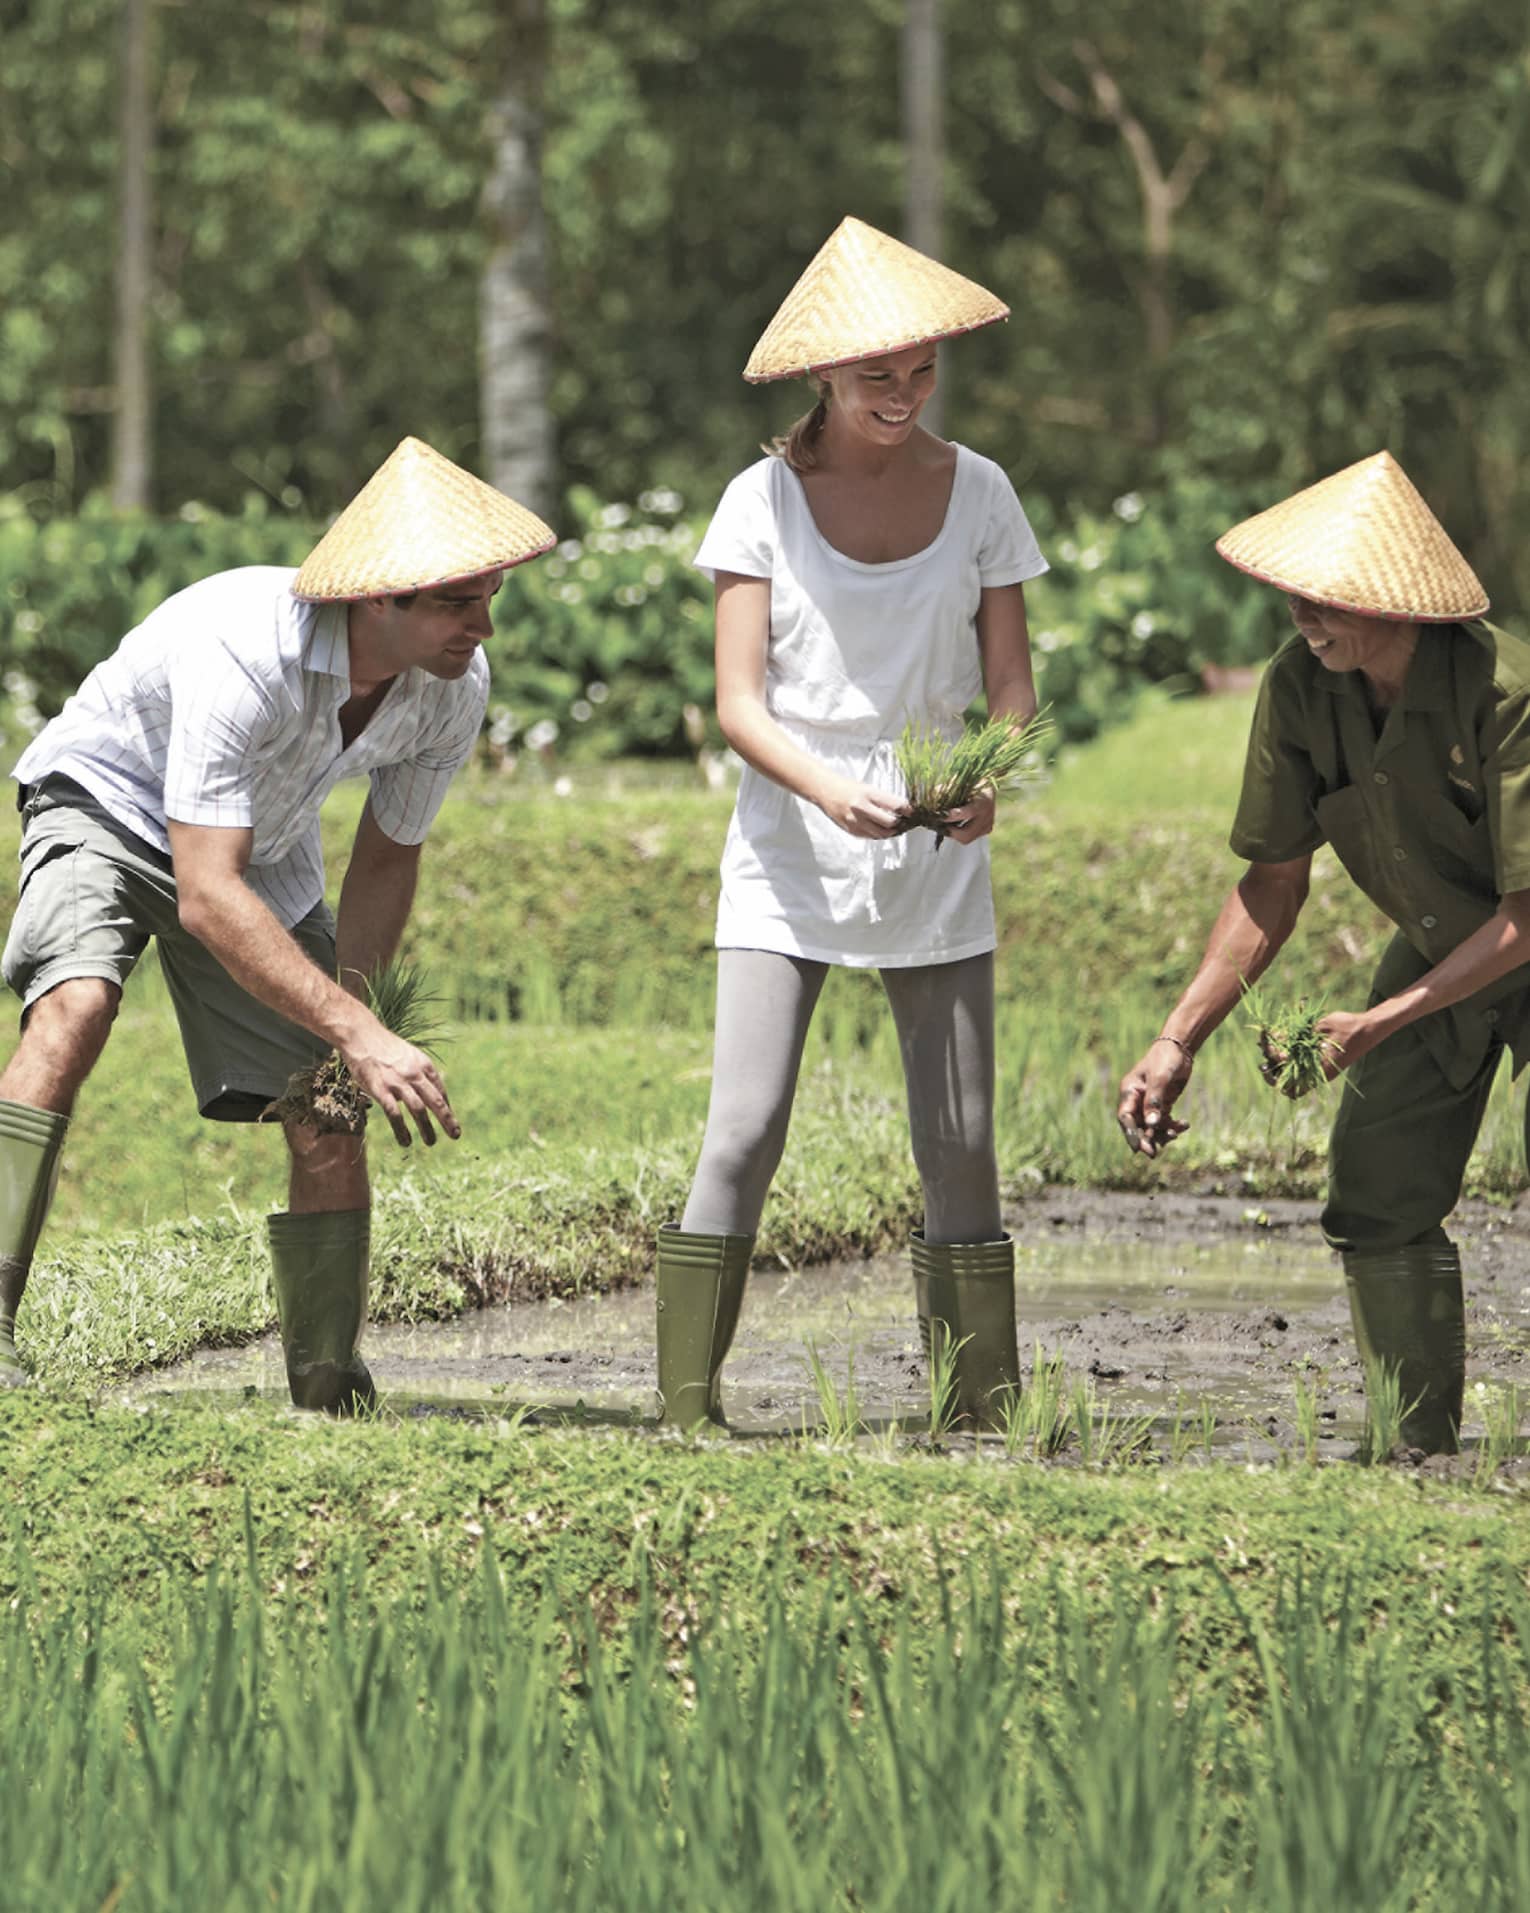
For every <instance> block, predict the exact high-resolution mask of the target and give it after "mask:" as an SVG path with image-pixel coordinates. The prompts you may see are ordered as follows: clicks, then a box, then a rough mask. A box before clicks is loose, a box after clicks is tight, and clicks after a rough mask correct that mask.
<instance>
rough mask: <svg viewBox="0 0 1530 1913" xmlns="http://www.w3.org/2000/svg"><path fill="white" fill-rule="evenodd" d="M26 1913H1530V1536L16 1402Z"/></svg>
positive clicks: (7, 1647) (1074, 1479) (1393, 1485)
mask: <svg viewBox="0 0 1530 1913" xmlns="http://www.w3.org/2000/svg"><path fill="white" fill-rule="evenodd" d="M0 1421H3V1423H4V1436H5V1440H6V1445H7V1464H8V1465H7V1472H6V1477H5V1486H4V1489H3V1491H0V1499H3V1503H4V1508H5V1513H6V1516H7V1518H8V1528H9V1533H10V1536H11V1539H10V1543H9V1545H8V1547H7V1549H6V1551H5V1553H4V1555H3V1557H0V1734H3V1736H4V1744H5V1746H6V1750H7V1771H8V1772H11V1773H22V1774H25V1775H26V1785H25V1786H24V1787H15V1786H7V1787H6V1788H5V1789H0V1848H3V1851H4V1852H5V1854H6V1868H5V1877H4V1881H3V1883H0V1905H4V1906H7V1907H9V1906H16V1907H22V1906H27V1907H30V1906H34V1905H37V1904H44V1903H45V1904H47V1905H49V1906H57V1907H66V1908H73V1907H76V1906H78V1907H86V1906H89V1907H93V1908H94V1907H99V1906H101V1905H103V1904H107V1903H111V1904H113V1905H115V1906H120V1907H124V1908H129V1909H136V1908H150V1907H159V1906H165V1905H180V1904H193V1903H195V1904H217V1905H225V1906H231V1907H243V1906H249V1907H254V1906H257V1905H267V1904H272V1903H277V1904H293V1903H308V1904H324V1905H333V1906H337V1907H344V1908H351V1907H356V1908H360V1907H362V1906H365V1905H375V1904H376V1903H377V1902H378V1900H379V1899H382V1898H386V1900H387V1903H388V1904H389V1905H390V1906H394V1907H402V1908H414V1907H421V1908H423V1907H427V1906H437V1905H485V1904H509V1903H522V1902H527V1901H529V1902H530V1903H534V1904H537V1905H560V1906H563V1905H567V1906H575V1907H591V1908H594V1907H603V1906H610V1905H621V1906H624V1907H628V1906H631V1907H638V1908H647V1907H653V1908H659V1907H664V1908H673V1907H692V1906H695V1907H701V1906H716V1905H727V1906H730V1907H731V1906H739V1907H746V1908H754V1907H760V1908H767V1907H768V1908H772V1909H774V1908H778V1907H799V1906H800V1907H804V1908H805V1907H808V1906H814V1907H818V1906H835V1905H855V1906H861V1907H877V1908H885V1909H889V1910H890V1909H901V1908H905V1907H909V1906H914V1905H928V1904H949V1905H962V1904H969V1903H973V1902H974V1901H975V1900H977V1899H978V1898H979V1897H981V1899H982V1902H983V1903H985V1904H998V1905H1004V1906H1016V1907H1022V1908H1029V1907H1037V1908H1040V1907H1050V1906H1054V1905H1058V1904H1069V1905H1080V1906H1091V1907H1097V1908H1102V1909H1103V1908H1109V1909H1116V1908H1121V1909H1125V1908H1128V1907H1130V1908H1133V1909H1135V1908H1138V1907H1143V1906H1147V1907H1153V1908H1163V1909H1168V1908H1180V1907H1185V1908H1190V1907H1196V1908H1200V1907H1205V1906H1238V1907H1258V1908H1271V1909H1274V1908H1286V1907H1290V1906H1297V1905H1303V1906H1305V1905H1317V1904H1328V1905H1340V1906H1345V1907H1353V1908H1356V1909H1362V1908H1369V1907H1373V1906H1374V1907H1382V1906H1400V1905H1408V1906H1419V1907H1430V1906H1443V1905H1444V1904H1446V1902H1447V1899H1448V1900H1449V1903H1450V1904H1452V1905H1456V1904H1460V1903H1461V1899H1462V1896H1463V1895H1465V1896H1466V1903H1467V1904H1472V1905H1482V1906H1489V1907H1506V1908H1507V1907H1515V1906H1518V1905H1522V1904H1523V1903H1524V1899H1525V1896H1526V1893H1527V1891H1530V1868H1527V1866H1526V1861H1525V1854H1524V1849H1523V1842H1522V1840H1521V1839H1520V1838H1519V1832H1518V1830H1519V1829H1520V1828H1521V1827H1522V1826H1523V1825H1524V1824H1525V1818H1526V1815H1527V1814H1530V1781H1527V1774H1530V1733H1527V1728H1526V1705H1527V1684H1526V1660H1525V1643H1526V1639H1527V1637H1530V1613H1527V1606H1526V1598H1525V1594H1524V1587H1525V1579H1526V1574H1527V1571H1530V1529H1527V1527H1526V1524H1525V1523H1524V1522H1523V1521H1522V1520H1521V1519H1520V1518H1519V1514H1520V1510H1519V1509H1518V1507H1517V1506H1516V1505H1514V1504H1513V1503H1511V1502H1509V1501H1507V1500H1505V1498H1503V1497H1501V1496H1500V1497H1497V1498H1491V1499H1488V1498H1470V1499H1468V1498H1464V1497H1462V1496H1460V1495H1459V1494H1457V1493H1454V1492H1452V1491H1446V1490H1442V1489H1440V1488H1438V1487H1431V1486H1427V1485H1426V1486H1420V1485H1419V1484H1417V1483H1415V1482H1414V1481H1412V1480H1403V1479H1400V1478H1398V1477H1396V1476H1395V1475H1378V1474H1375V1473H1368V1472H1362V1471H1354V1470H1343V1471H1340V1470H1330V1471H1324V1472H1321V1473H1317V1474H1313V1473H1312V1472H1310V1471H1308V1470H1305V1469H1301V1470H1294V1469H1293V1470H1285V1471H1273V1472H1260V1473H1255V1474H1245V1473H1243V1472H1241V1471H1240V1472H1237V1473H1230V1472H1227V1471H1221V1470H1218V1471H1214V1472H1206V1473H1201V1474H1193V1473H1178V1474H1171V1475H1160V1474H1153V1475H1146V1474H1144V1473H1142V1472H1141V1471H1138V1472H1136V1473H1125V1474H1114V1475H1107V1476H1100V1475H1094V1474H1078V1473H1073V1474H1069V1475H1062V1474H1057V1473H1047V1472H1044V1471H1040V1470H1020V1471H1018V1472H1017V1471H1015V1470H999V1469H994V1468H988V1467H984V1466H980V1465H972V1464H970V1463H963V1462H959V1461H954V1460H953V1458H952V1457H950V1456H944V1455H928V1456H921V1455H918V1454H906V1455H904V1456H902V1457H901V1458H900V1459H899V1460H898V1461H897V1462H895V1463H893V1462H887V1461H883V1460H880V1459H877V1458H875V1457H867V1456H864V1455H843V1454H837V1453H829V1452H821V1451H815V1450H813V1449H810V1448H805V1447H802V1446H800V1445H797V1444H790V1443H771V1444H766V1445H763V1446H757V1447H751V1448H749V1449H747V1450H744V1451H741V1450H739V1449H737V1448H734V1449H727V1450H719V1449H718V1448H717V1447H715V1446H707V1447H704V1448H703V1447H688V1446H686V1445H684V1444H682V1443H679V1442H673V1441H672V1442H666V1443H658V1444H656V1443H654V1442H651V1441H650V1442H636V1441H634V1440H633V1439H631V1438H626V1437H620V1436H611V1437H607V1438H604V1439H593V1438H591V1436H590V1435H589V1434H588V1433H583V1434H580V1435H578V1436H572V1435H565V1434H558V1433H549V1432H533V1431H530V1430H527V1429H525V1428H517V1427H515V1426H514V1425H512V1424H506V1425H504V1426H502V1427H500V1428H498V1429H495V1428H492V1427H471V1428H470V1427H463V1426H456V1425H452V1424H447V1423H441V1422H435V1423H429V1424H423V1425H421V1424H407V1425H402V1426H389V1425H387V1424H385V1423H383V1424H371V1425H360V1426H350V1427H335V1426H331V1425H327V1424H322V1423H315V1422H313V1421H301V1422H300V1421H296V1420H289V1421H277V1420H274V1419H273V1418H272V1417H271V1416H269V1415H268V1414H265V1413H261V1412H248V1413H244V1414H234V1415H228V1414H218V1415H204V1414H199V1413H197V1412H196V1411H185V1412H178V1413H163V1412H161V1413H150V1414H143V1413H132V1414H122V1413H120V1412H102V1413H95V1414H91V1413H88V1412H86V1411H83V1410H80V1409H64V1408H61V1407H60V1406H58V1405H57V1404H47V1403H43V1402H39V1401H36V1400H33V1401H24V1400H23V1401H19V1402H9V1401H8V1402H5V1403H3V1404H0Z"/></svg>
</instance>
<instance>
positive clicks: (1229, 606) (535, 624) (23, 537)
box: [0, 481, 1281, 767]
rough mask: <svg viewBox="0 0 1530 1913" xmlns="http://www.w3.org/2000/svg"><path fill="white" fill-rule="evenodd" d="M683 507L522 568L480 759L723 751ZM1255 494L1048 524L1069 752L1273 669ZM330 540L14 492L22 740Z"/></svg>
mask: <svg viewBox="0 0 1530 1913" xmlns="http://www.w3.org/2000/svg"><path fill="white" fill-rule="evenodd" d="M682 502H683V501H682V500H681V499H680V498H679V497H678V496H677V495H676V494H674V493H672V492H651V493H645V494H644V495H643V497H642V498H641V499H640V500H639V501H638V503H637V504H636V505H624V504H603V503H602V502H601V501H600V500H598V499H597V498H595V497H594V496H593V495H592V494H590V493H588V492H582V491H581V492H575V493H574V494H573V495H572V496H571V497H570V499H569V501H568V506H567V510H566V512H565V514H564V515H563V520H562V522H563V523H564V524H566V525H569V526H570V528H571V535H570V536H569V537H567V538H565V540H564V541H563V543H562V544H561V545H559V547H558V549H557V550H556V552H554V553H552V554H550V555H549V556H548V557H546V558H544V559H540V560H538V561H537V562H536V563H534V564H528V565H523V566H521V567H519V568H518V569H516V570H514V571H512V572H510V573H509V574H508V575H507V577H506V580H505V585H504V590H503V592H502V593H501V596H500V599H499V601H498V604H497V606H496V620H495V621H496V626H497V629H496V633H495V636H494V638H493V640H492V641H491V643H490V645H489V647H488V651H489V660H490V664H491V666H492V668H493V673H494V693H493V702H492V704H491V707H490V711H489V716H488V722H487V724H486V726H485V732H484V745H483V749H484V755H485V757H486V758H487V759H489V760H490V761H492V762H496V763H499V764H502V765H506V766H509V767H513V766H514V763H515V760H516V759H517V757H518V756H519V755H520V754H521V753H523V752H526V751H530V752H531V753H532V754H533V755H534V756H536V758H537V759H538V760H539V761H540V762H542V763H547V764H551V763H556V762H559V761H562V760H571V761H589V760H592V759H597V760H598V759H604V758H611V757H616V756H623V757H632V756H649V757H684V756H686V755H688V754H691V753H693V752H694V751H696V750H697V749H698V748H699V747H700V745H701V744H702V743H703V741H705V740H707V739H710V741H711V743H712V744H713V745H714V746H715V745H716V744H718V743H719V742H720V740H719V738H718V736H717V732H716V728H715V720H714V718H713V716H712V701H713V677H712V612H711V587H710V585H709V584H708V582H707V580H706V579H705V578H704V577H703V576H702V575H701V574H700V573H699V572H697V571H696V570H695V568H694V567H693V565H692V563H691V559H692V556H693V554H694V551H695V547H696V542H697V537H698V530H699V527H698V524H697V523H696V522H694V521H691V520H687V519H686V518H684V517H682V516H681V515H680V513H681V508H682ZM1248 502H1249V501H1247V500H1238V499H1234V498H1233V497H1232V496H1231V495H1230V494H1228V493H1227V492H1226V491H1225V490H1224V489H1222V488H1220V487H1216V486H1213V485H1210V484H1207V483H1204V482H1199V481H1197V482H1188V481H1187V482H1185V483H1182V484H1181V485H1179V486H1178V487H1176V488H1175V490H1174V491H1173V492H1172V493H1169V494H1166V495H1164V496H1163V497H1161V498H1154V499H1142V498H1139V497H1137V496H1135V495H1128V496H1127V497H1124V498H1119V499H1117V500H1116V501H1115V504H1114V505H1113V506H1112V507H1111V509H1110V510H1108V511H1106V512H1104V513H1099V514H1096V513H1092V512H1089V511H1073V512H1070V513H1068V514H1065V515H1058V514H1056V513H1054V512H1053V511H1051V510H1050V509H1049V508H1048V507H1047V505H1046V503H1045V501H1044V500H1043V501H1040V502H1038V503H1037V505H1036V507H1035V511H1034V516H1035V519H1036V525H1037V530H1038V533H1039V534H1040V536H1041V540H1042V545H1043V549H1044V550H1045V551H1046V552H1047V554H1048V556H1049V558H1050V560H1051V563H1052V571H1051V573H1050V574H1049V575H1048V576H1047V577H1045V578H1042V579H1038V580H1037V581H1036V583H1035V584H1034V585H1032V586H1031V587H1030V590H1029V592H1028V599H1029V603H1030V607H1031V623H1032V628H1033V631H1034V633H1035V650H1036V656H1037V662H1038V666H1039V674H1040V680H1041V690H1042V696H1043V699H1044V700H1045V701H1046V702H1047V703H1048V704H1049V705H1050V706H1051V709H1052V712H1053V715H1054V717H1055V719H1056V722H1057V726H1058V730H1059V733H1060V734H1061V736H1062V737H1063V738H1064V739H1065V740H1078V739H1083V738H1088V737H1092V736H1094V735H1095V734H1096V733H1097V732H1098V731H1099V730H1101V729H1102V728H1104V727H1105V726H1107V725H1109V724H1112V723H1115V722H1118V721H1119V720H1120V719H1121V718H1122V717H1123V716H1125V715H1126V713H1127V712H1128V711H1129V710H1130V708H1131V706H1132V704H1133V702H1134V701H1135V699H1136V697H1137V695H1138V693H1139V692H1140V690H1141V689H1142V687H1143V686H1144V685H1146V684H1169V685H1171V686H1173V687H1175V688H1195V687H1196V686H1197V685H1198V683H1199V674H1200V672H1201V670H1202V667H1203V666H1204V665H1206V664H1208V663H1214V664H1228V663H1240V662H1248V661H1253V660H1256V659H1259V658H1262V657H1264V656H1267V655H1268V653H1269V651H1270V649H1271V648H1272V645H1273V641H1274V637H1275V634H1276V632H1277V631H1278V629H1279V626H1280V620H1281V610H1280V605H1279V602H1278V600H1277V599H1276V597H1275V594H1273V593H1272V592H1269V591H1266V590H1263V589H1262V588H1261V587H1259V586H1257V585H1252V584H1250V583H1249V581H1248V580H1247V579H1245V578H1243V577H1241V576H1240V575H1239V574H1238V573H1236V572H1234V571H1232V570H1231V569H1230V568H1229V567H1228V566H1226V565H1224V564H1222V563H1221V561H1220V560H1218V559H1217V558H1215V557H1214V556H1213V555H1212V552H1211V544H1212V541H1213V539H1214V537H1215V536H1216V534H1217V532H1218V531H1219V530H1221V529H1222V528H1223V527H1225V526H1226V525H1228V524H1230V523H1232V522H1233V520H1234V519H1235V518H1236V517H1238V516H1240V515H1241V514H1242V512H1243V510H1244V508H1245V506H1246V505H1247V503H1248ZM318 530H319V528H318V527H317V526H315V525H314V524H312V523H311V522H310V521H308V520H305V519H300V518H295V517H293V516H291V515H290V514H286V513H283V512H280V511H278V510H275V509H273V508H272V507H270V506H268V505H267V504H266V503H265V502H264V501H263V500H260V499H252V500H251V501H250V502H249V504H248V505H247V506H246V509H245V511H244V512H243V513H242V514H241V515H240V516H238V517H225V516H221V515H219V514H218V513H214V512H209V511H206V510H204V509H203V508H201V507H200V506H196V505H188V506H186V507H185V508H184V509H183V510H182V512H181V513H180V515H179V516H178V517H176V518H172V519H163V520H159V519H148V518H143V517H135V516H132V515H124V514H121V513H117V512H114V511H112V510H111V509H110V508H109V507H108V506H107V505H106V504H105V503H104V502H103V501H101V500H95V501H93V502H91V503H90V504H88V505H87V506H86V507H85V509H84V510H82V511H81V513H80V514H79V516H78V517H75V518H54V519H51V520H48V521H47V522H39V521H38V520H37V519H36V518H34V517H33V516H32V515H31V513H30V512H29V511H28V510H27V509H26V507H25V506H24V505H23V503H22V501H21V500H20V499H19V498H16V497H8V498H7V497H0V688H3V690H4V693H5V696H6V698H7V699H8V700H9V703H10V706H11V709H12V712H13V714H14V716H15V718H16V720H17V721H18V722H19V723H20V725H21V726H22V728H26V727H27V726H29V725H35V724H36V723H37V722H38V721H40V719H41V718H43V717H47V716H51V715H52V714H53V713H54V712H55V711H57V710H58V709H59V707H60V705H61V704H62V703H63V701H64V699H65V698H66V697H67V696H68V695H69V693H70V691H71V690H72V689H73V688H74V686H75V685H76V684H77V683H78V682H79V680H80V679H81V678H82V677H83V676H84V675H85V673H86V672H87V671H88V670H89V669H90V668H91V667H92V665H94V664H96V663H97V662H99V660H100V659H101V658H103V657H104V656H106V655H107V654H108V653H109V652H110V651H111V650H112V649H113V648H114V647H115V645H116V644H117V642H118V640H119V639H120V638H121V637H122V635H123V634H124V633H125V632H126V631H129V630H131V629H132V627H133V626H134V625H135V624H137V623H138V622H139V621H140V620H141V619H142V618H144V617H145V616H146V615H147V614H148V612H150V611H151V610H152V609H153V608H154V606H155V605H156V604H158V603H159V602H160V601H161V600H162V599H164V598H166V597H168V596H170V595H171V593H173V592H175V591H179V590H181V589H183V588H184V587H185V586H186V585H188V584H191V583H192V582H194V581H195V580H196V579H197V578H200V577H204V576H206V575H208V574H209V573H211V572H215V571H222V570H228V569H231V568H233V567H235V566H239V565H254V564H297V563H298V562H300V560H301V559H302V558H303V556H304V555H305V553H306V552H307V551H308V550H309V549H310V547H311V546H312V544H313V543H314V541H315V539H316V537H317V535H318Z"/></svg>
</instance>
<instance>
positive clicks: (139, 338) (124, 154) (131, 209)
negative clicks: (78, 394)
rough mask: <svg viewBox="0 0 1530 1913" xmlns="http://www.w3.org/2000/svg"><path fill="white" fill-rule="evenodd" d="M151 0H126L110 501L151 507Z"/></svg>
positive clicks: (136, 507)
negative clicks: (114, 401)
mask: <svg viewBox="0 0 1530 1913" xmlns="http://www.w3.org/2000/svg"><path fill="white" fill-rule="evenodd" d="M152 4H153V0H122V40H121V48H122V67H121V72H120V75H119V78H118V89H119V91H118V99H119V110H118V121H117V124H118V166H119V184H118V208H117V260H116V318H115V326H114V334H113V352H112V357H113V368H114V370H113V376H114V380H115V385H116V406H115V409H114V412H113V417H112V503H113V504H114V505H115V506H116V507H117V508H118V510H119V511H146V510H147V509H148V506H149V494H150V484H151V474H152V470H153V444H152V439H151V425H150V416H151V407H152V394H151V391H150V382H149V292H150V273H151V257H152V246H153V239H152V228H153V218H154V199H153V182H152V179H151V167H152V163H153V150H154V128H153V107H152V104H151V100H150V78H149V66H150V62H149V34H150V8H151V6H152Z"/></svg>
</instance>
